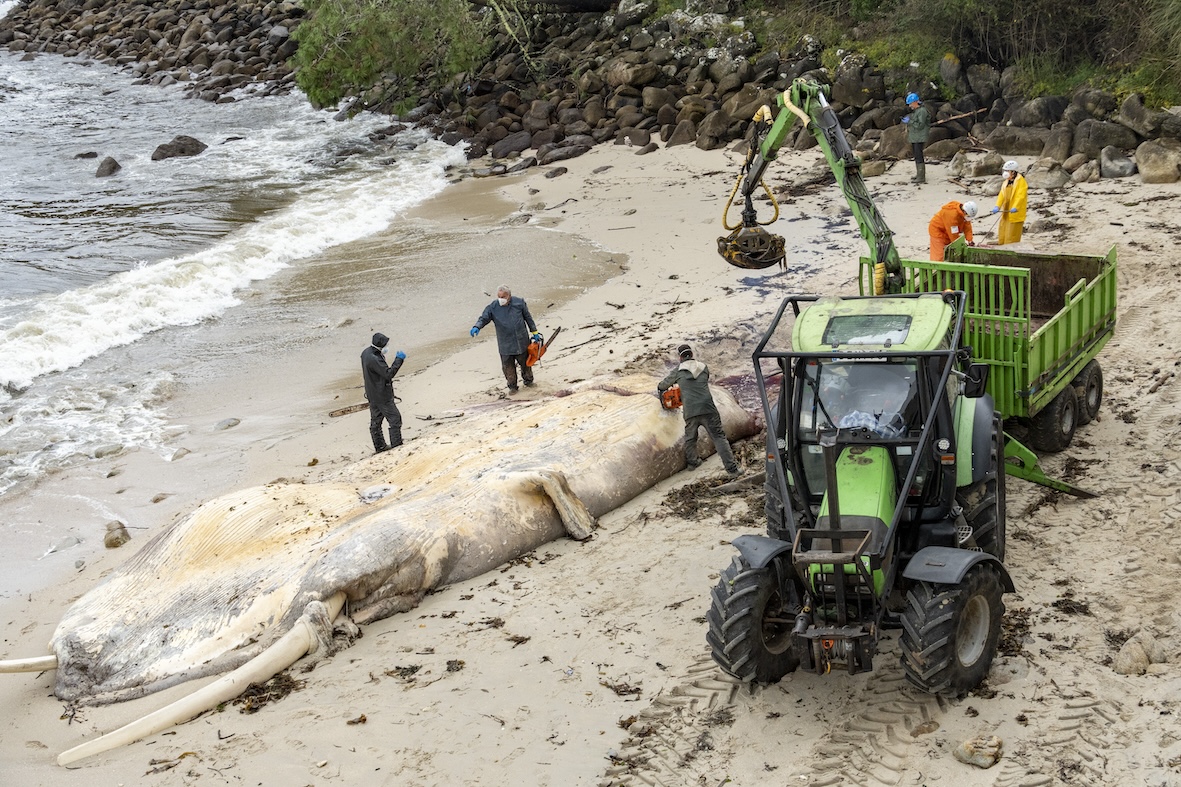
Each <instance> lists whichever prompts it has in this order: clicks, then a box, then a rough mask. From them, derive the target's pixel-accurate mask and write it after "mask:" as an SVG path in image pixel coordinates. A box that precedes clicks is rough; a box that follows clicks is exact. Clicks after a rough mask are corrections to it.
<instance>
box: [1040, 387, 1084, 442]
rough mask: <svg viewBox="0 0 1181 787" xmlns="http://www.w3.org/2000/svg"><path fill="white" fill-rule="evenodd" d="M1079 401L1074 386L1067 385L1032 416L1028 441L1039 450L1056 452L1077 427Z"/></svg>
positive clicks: (1071, 438)
mask: <svg viewBox="0 0 1181 787" xmlns="http://www.w3.org/2000/svg"><path fill="white" fill-rule="evenodd" d="M1078 410H1079V401H1078V397H1077V396H1076V395H1075V393H1074V388H1073V387H1071V386H1067V387H1066V388H1063V389H1062V390H1061V391H1059V392H1058V395H1057V396H1055V397H1054V399H1053V400H1052V401H1051V402H1050V403H1049V404H1048V405H1046V406H1045V408H1043V409H1042V411H1041V412H1039V413H1038V414H1037V415H1035V416H1034V417H1033V424H1032V426H1031V428H1030V430H1029V442H1030V443H1031V444H1032V445H1033V447H1034V448H1036V449H1038V450H1039V451H1051V452H1057V451H1061V450H1063V449H1065V448H1066V447H1067V446H1068V445H1070V441H1071V440H1073V439H1074V430H1075V429H1076V428H1077V427H1078V422H1079V421H1078Z"/></svg>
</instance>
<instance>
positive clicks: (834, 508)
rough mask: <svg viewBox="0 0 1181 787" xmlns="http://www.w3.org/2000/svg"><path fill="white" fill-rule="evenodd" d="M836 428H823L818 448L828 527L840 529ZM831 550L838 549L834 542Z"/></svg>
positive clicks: (835, 550)
mask: <svg viewBox="0 0 1181 787" xmlns="http://www.w3.org/2000/svg"><path fill="white" fill-rule="evenodd" d="M837 434H839V430H837V429H824V430H822V431H821V432H820V448H821V450H823V452H824V480H825V485H826V489H825V494H826V496H827V500H828V528H829V530H840V529H841V501H840V496H839V495H838V494H837ZM833 551H834V552H839V551H840V549H839V548H838V547H837V546H836V545H835V544H834V545H833Z"/></svg>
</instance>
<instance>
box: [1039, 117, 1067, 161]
mask: <svg viewBox="0 0 1181 787" xmlns="http://www.w3.org/2000/svg"><path fill="white" fill-rule="evenodd" d="M1073 142H1074V126H1072V125H1070V124H1069V123H1067V122H1065V121H1058V122H1057V123H1055V124H1054V125H1053V126H1051V128H1050V134H1049V136H1048V137H1046V144H1045V147H1043V148H1042V158H1052V159H1054V160H1055V161H1058V162H1063V161H1066V159H1068V158H1070V150H1071V143H1073Z"/></svg>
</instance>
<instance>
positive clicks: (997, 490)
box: [956, 413, 1005, 562]
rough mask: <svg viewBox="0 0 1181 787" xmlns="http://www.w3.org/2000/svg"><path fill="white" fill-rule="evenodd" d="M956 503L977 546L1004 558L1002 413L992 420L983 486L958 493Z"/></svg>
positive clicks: (1003, 440)
mask: <svg viewBox="0 0 1181 787" xmlns="http://www.w3.org/2000/svg"><path fill="white" fill-rule="evenodd" d="M956 502H957V503H959V506H960V508H962V509H963V510H964V519H965V520H966V521H967V523H968V525H969V526H971V528H972V536H973V539H974V540H975V542H976V546H978V547H980V549H981V550H982V551H984V552H987V553H988V554H990V555H993V556H995V557H996V559H997V560H1000V561H1002V562H1003V561H1004V559H1005V435H1004V431H1002V427H1001V414H1000V413H994V414H993V418H992V443H991V445H990V446H989V452H988V472H987V474H986V475H985V476H984V479H983V480H982V481H980V483H978V484H976V485H975V486H972V487H963V488H962V489H960V490H958V491H957V492H956Z"/></svg>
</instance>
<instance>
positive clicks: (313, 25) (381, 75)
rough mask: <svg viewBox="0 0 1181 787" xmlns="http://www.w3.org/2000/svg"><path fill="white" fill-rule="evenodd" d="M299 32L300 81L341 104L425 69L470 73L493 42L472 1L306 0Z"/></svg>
mask: <svg viewBox="0 0 1181 787" xmlns="http://www.w3.org/2000/svg"><path fill="white" fill-rule="evenodd" d="M303 6H304V8H305V9H306V10H307V13H308V15H307V18H306V19H305V20H304V21H303V23H302V24H300V26H299V27H298V28H296V31H295V34H294V35H295V38H296V40H297V41H298V42H299V50H298V52H296V55H295V58H294V60H295V66H296V69H297V70H296V83H297V84H298V85H299V87H300V88H301V89H302V90H303V91H304V92H305V93H307V95H308V98H309V99H311V101H312V102H313V103H314V104H316V105H318V106H334V105H335V104H336V103H337V102H339V101H340V99H342V98H344V97H345V96H349V95H356V94H358V93H360V92H362V91H364V90H366V89H367V88H369V87H370V86H372V85H375V84H377V83H378V82H380V81H381V80H383V79H389V80H392V81H393V82H394V83H395V85H396V84H398V83H402V84H406V83H409V82H410V81H412V80H413V79H414V78H415V77H417V76H419V75H420V74H421V73H422V72H423V71H424V70H427V69H433V70H436V71H441V72H443V76H449V75H451V74H455V73H458V72H460V71H463V70H465V69H468V68H471V67H472V66H473V65H475V64H476V63H478V62H480V59H481V58H482V57H483V56H484V54H485V52H486V47H487V42H488V40H489V37H488V35H487V32H488V31H487V29H486V28H485V25H484V23H483V22H482V21H481V18H480V17H479V16H477V15H475V14H473V13H472V12H471V6H470V5H469V3H468V2H467V0H304V3H303Z"/></svg>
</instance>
